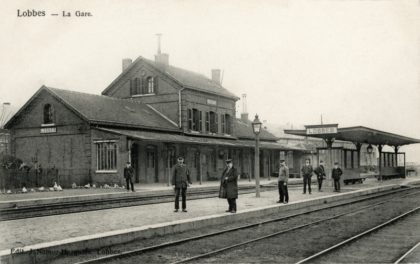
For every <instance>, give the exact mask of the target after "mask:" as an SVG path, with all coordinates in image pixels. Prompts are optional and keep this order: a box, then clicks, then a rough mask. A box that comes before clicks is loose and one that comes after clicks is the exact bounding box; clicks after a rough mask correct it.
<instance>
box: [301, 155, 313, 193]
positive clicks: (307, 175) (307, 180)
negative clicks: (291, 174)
mask: <svg viewBox="0 0 420 264" xmlns="http://www.w3.org/2000/svg"><path fill="white" fill-rule="evenodd" d="M312 172H313V169H312V165H311V160H310V159H306V160H305V165H303V166H302V176H303V194H305V193H306V185H308V191H309V194H311V178H312Z"/></svg>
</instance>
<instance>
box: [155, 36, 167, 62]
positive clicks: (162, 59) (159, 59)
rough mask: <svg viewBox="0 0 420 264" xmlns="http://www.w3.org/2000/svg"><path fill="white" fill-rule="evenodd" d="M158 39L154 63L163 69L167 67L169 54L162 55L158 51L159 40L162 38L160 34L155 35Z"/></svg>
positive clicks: (159, 50)
mask: <svg viewBox="0 0 420 264" xmlns="http://www.w3.org/2000/svg"><path fill="white" fill-rule="evenodd" d="M156 36H157V37H158V49H157V54H156V55H155V62H156V64H157V65H158V66H160V67H162V68H165V67H167V66H168V65H169V54H167V53H162V51H161V49H160V38H161V37H162V34H160V33H159V34H156Z"/></svg>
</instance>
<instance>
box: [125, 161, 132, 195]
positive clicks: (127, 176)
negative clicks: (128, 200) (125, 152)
mask: <svg viewBox="0 0 420 264" xmlns="http://www.w3.org/2000/svg"><path fill="white" fill-rule="evenodd" d="M133 177H134V169H133V167H131V163H130V162H129V161H127V164H126V165H125V168H124V178H125V182H126V184H127V191H128V192H129V191H130V186H129V185H131V191H132V192H134V185H133Z"/></svg>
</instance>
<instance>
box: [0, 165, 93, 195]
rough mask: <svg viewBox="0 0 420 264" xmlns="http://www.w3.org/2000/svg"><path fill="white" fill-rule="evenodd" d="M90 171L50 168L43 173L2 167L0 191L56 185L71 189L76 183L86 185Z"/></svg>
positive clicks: (0, 168) (0, 170) (0, 171)
mask: <svg viewBox="0 0 420 264" xmlns="http://www.w3.org/2000/svg"><path fill="white" fill-rule="evenodd" d="M89 175H90V171H89V170H86V169H61V170H58V169H56V168H48V169H43V170H42V171H41V172H38V171H36V170H17V169H6V168H3V167H0V189H1V190H4V189H6V190H9V189H21V188H22V187H26V188H37V187H41V186H44V187H45V188H47V187H52V186H54V183H55V182H56V183H57V184H59V185H61V186H62V187H63V188H69V187H70V186H71V184H72V183H73V182H74V183H76V184H77V185H84V184H86V183H88V182H90V181H89V179H90V176H89Z"/></svg>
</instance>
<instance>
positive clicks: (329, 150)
mask: <svg viewBox="0 0 420 264" xmlns="http://www.w3.org/2000/svg"><path fill="white" fill-rule="evenodd" d="M325 143H326V144H327V153H328V159H327V160H328V168H327V169H328V173H327V180H331V179H332V175H331V173H332V168H333V167H334V161H333V157H332V145H333V143H334V138H326V139H325Z"/></svg>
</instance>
